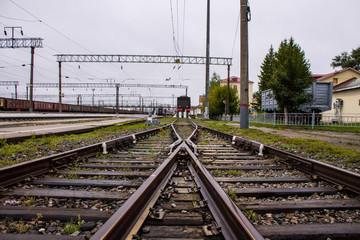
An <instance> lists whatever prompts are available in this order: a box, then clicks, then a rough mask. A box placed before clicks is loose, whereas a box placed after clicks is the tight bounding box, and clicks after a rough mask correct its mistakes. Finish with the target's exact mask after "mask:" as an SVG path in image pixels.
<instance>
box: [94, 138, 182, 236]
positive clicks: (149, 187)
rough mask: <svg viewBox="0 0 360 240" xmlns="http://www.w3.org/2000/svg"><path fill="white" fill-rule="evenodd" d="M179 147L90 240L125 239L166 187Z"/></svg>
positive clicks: (173, 168)
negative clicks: (153, 200) (155, 197)
mask: <svg viewBox="0 0 360 240" xmlns="http://www.w3.org/2000/svg"><path fill="white" fill-rule="evenodd" d="M181 146H182V145H181ZM181 146H179V147H177V149H176V150H175V151H174V152H173V153H172V154H171V155H170V156H169V157H168V158H167V159H166V160H165V161H164V162H163V163H162V164H161V165H160V166H159V167H158V168H157V169H156V170H155V172H154V173H153V174H151V176H150V177H149V178H148V179H147V180H146V181H145V182H144V183H143V184H142V185H141V186H140V187H139V188H138V189H137V190H136V192H135V193H134V194H133V195H131V197H130V198H129V199H128V200H127V201H126V202H125V203H124V204H123V205H122V206H121V208H119V209H118V210H117V211H116V212H115V213H114V214H113V215H112V216H111V218H110V219H109V220H108V221H106V222H105V224H104V225H103V226H102V227H101V228H100V229H99V230H98V231H97V232H96V233H95V234H94V235H93V236H92V237H91V239H92V240H95V239H96V240H98V239H102V240H105V239H106V240H109V239H116V240H117V239H127V237H128V234H129V233H130V232H131V230H132V228H133V227H134V226H135V225H136V224H137V222H138V220H139V218H140V217H141V215H142V214H143V213H144V212H145V211H146V209H148V208H149V207H150V206H149V204H150V202H151V201H152V199H153V198H154V196H156V194H157V193H158V192H159V191H160V190H161V189H163V188H164V187H165V186H166V184H167V182H168V181H169V179H170V177H171V176H172V174H173V172H174V170H175V169H176V166H177V165H176V162H175V158H176V155H178V153H179V151H180V150H181V148H182V147H181Z"/></svg>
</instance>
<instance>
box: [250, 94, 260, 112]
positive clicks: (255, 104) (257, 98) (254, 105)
mask: <svg viewBox="0 0 360 240" xmlns="http://www.w3.org/2000/svg"><path fill="white" fill-rule="evenodd" d="M253 99H255V101H254V102H253V103H251V108H252V109H255V110H256V111H258V112H259V111H261V92H260V90H259V91H257V92H254V93H253Z"/></svg>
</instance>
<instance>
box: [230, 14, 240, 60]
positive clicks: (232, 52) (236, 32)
mask: <svg viewBox="0 0 360 240" xmlns="http://www.w3.org/2000/svg"><path fill="white" fill-rule="evenodd" d="M239 24H240V12H239V17H238V20H237V24H236V29H235V36H234V41H233V47H232V50H231V58H233V56H234V50H235V44H236V39H237V34H238V30H239Z"/></svg>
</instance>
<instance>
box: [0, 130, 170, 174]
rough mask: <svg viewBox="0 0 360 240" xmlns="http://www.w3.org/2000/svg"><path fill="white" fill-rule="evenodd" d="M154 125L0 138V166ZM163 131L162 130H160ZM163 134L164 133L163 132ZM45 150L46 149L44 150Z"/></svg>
mask: <svg viewBox="0 0 360 240" xmlns="http://www.w3.org/2000/svg"><path fill="white" fill-rule="evenodd" d="M155 127H156V126H145V124H144V123H138V124H134V125H124V124H122V125H120V126H110V127H106V128H101V129H97V130H95V131H92V132H89V133H83V134H70V135H64V136H48V137H41V138H35V136H34V135H33V136H32V137H31V138H30V139H27V140H25V141H23V142H20V143H17V144H9V143H7V142H6V139H1V140H0V168H2V167H5V166H9V165H13V164H17V163H21V162H24V161H28V160H31V159H36V158H39V157H43V156H46V155H49V154H54V153H57V152H62V151H64V150H63V145H70V146H74V145H76V146H81V145H90V144H93V143H96V142H100V141H102V139H107V137H108V135H112V134H119V133H124V135H128V134H129V132H131V131H136V132H139V131H142V130H146V129H151V128H155ZM162 132H164V131H162ZM163 134H164V133H163ZM44 150H46V151H44Z"/></svg>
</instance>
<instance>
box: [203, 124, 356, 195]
mask: <svg viewBox="0 0 360 240" xmlns="http://www.w3.org/2000/svg"><path fill="white" fill-rule="evenodd" d="M200 127H201V128H203V129H205V130H207V131H210V132H213V133H214V134H216V135H218V136H220V137H221V138H224V139H228V140H232V143H233V144H234V145H235V146H237V147H244V148H246V149H248V150H252V151H255V152H260V153H265V154H269V155H273V156H277V157H279V158H280V159H281V161H283V162H285V163H287V164H289V165H291V166H293V167H294V168H296V169H298V170H300V171H303V172H305V173H308V174H310V175H312V176H318V177H320V178H323V179H325V180H327V181H329V182H332V183H334V184H337V185H340V186H342V187H344V188H347V189H349V190H351V191H354V192H356V193H360V184H359V183H360V174H358V173H355V172H351V171H348V170H345V169H341V168H339V167H336V166H333V165H330V164H327V163H323V162H320V161H317V160H314V159H311V158H306V157H302V156H298V155H295V154H293V153H289V152H287V151H284V150H280V149H277V148H275V147H272V146H269V145H265V144H261V143H259V142H256V141H252V140H248V139H245V138H241V137H238V136H233V135H231V134H228V133H224V132H221V131H218V130H215V129H212V128H208V127H205V126H200Z"/></svg>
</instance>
